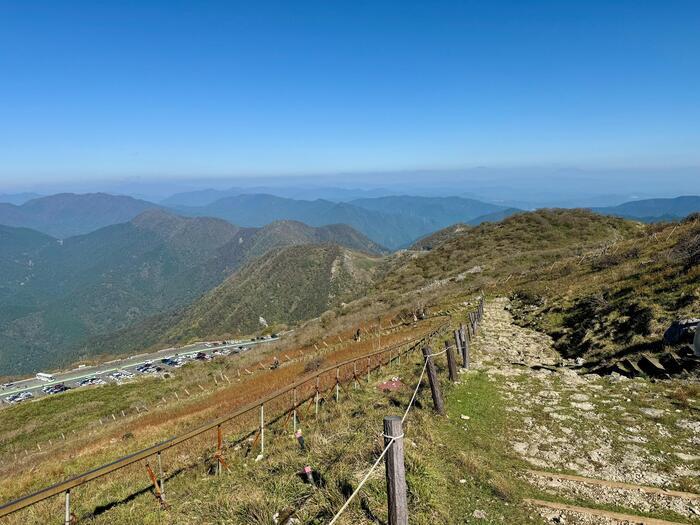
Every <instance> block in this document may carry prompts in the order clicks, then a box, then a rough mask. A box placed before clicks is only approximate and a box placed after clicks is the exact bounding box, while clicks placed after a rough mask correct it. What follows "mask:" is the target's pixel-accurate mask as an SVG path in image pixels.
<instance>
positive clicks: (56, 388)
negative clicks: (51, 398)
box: [41, 383, 70, 395]
mask: <svg viewBox="0 0 700 525" xmlns="http://www.w3.org/2000/svg"><path fill="white" fill-rule="evenodd" d="M41 390H43V392H44V393H45V394H49V395H51V394H60V393H61V392H65V391H66V390H70V387H67V386H66V385H64V384H63V383H58V384H57V385H50V386H45V387H44V388H42V389H41Z"/></svg>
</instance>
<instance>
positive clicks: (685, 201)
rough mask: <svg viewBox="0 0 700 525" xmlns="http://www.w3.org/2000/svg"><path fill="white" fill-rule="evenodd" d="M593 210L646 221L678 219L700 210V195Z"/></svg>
mask: <svg viewBox="0 0 700 525" xmlns="http://www.w3.org/2000/svg"><path fill="white" fill-rule="evenodd" d="M593 210H594V211H597V212H598V213H604V214H606V215H615V216H617V217H627V218H630V219H637V220H642V221H644V222H657V221H662V220H677V219H682V218H683V217H686V216H688V215H690V214H691V213H695V212H700V196H696V195H686V196H682V197H675V198H673V199H643V200H638V201H631V202H625V203H623V204H620V205H618V206H610V207H607V208H593Z"/></svg>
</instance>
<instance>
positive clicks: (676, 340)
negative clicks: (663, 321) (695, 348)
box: [664, 319, 700, 346]
mask: <svg viewBox="0 0 700 525" xmlns="http://www.w3.org/2000/svg"><path fill="white" fill-rule="evenodd" d="M698 324H700V319H680V320H678V321H673V323H671V326H669V327H668V328H667V329H666V331H665V332H664V344H666V345H669V346H674V345H679V344H683V343H690V342H692V341H693V337H694V336H695V334H696V332H697V327H698Z"/></svg>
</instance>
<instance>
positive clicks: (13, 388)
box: [0, 336, 278, 405]
mask: <svg viewBox="0 0 700 525" xmlns="http://www.w3.org/2000/svg"><path fill="white" fill-rule="evenodd" d="M277 339H278V337H277V336H274V337H267V338H265V339H254V340H253V339H249V340H245V341H229V342H225V343H224V342H203V343H196V344H193V345H189V346H186V347H183V348H166V349H164V350H159V351H157V352H152V353H150V354H139V355H134V356H131V357H127V358H124V359H115V360H113V361H109V362H106V363H102V364H100V365H96V366H81V367H78V368H76V369H73V370H70V371H66V372H57V373H53V374H51V376H52V377H53V379H51V380H41V379H39V378H37V377H32V378H29V379H23V380H21V381H15V382H13V383H5V384H3V385H0V401H1V402H2V404H3V405H8V404H16V403H21V402H23V401H27V400H30V399H36V398H37V397H41V396H46V395H52V394H58V393H61V392H65V391H66V390H71V389H74V388H82V387H87V386H94V385H103V384H107V383H122V382H124V381H128V380H131V379H134V378H136V377H137V376H146V375H149V374H159V373H163V372H166V371H174V370H176V369H177V368H179V367H181V366H183V365H184V364H186V363H188V362H189V361H193V360H200V361H207V360H210V359H215V358H221V357H225V356H228V355H232V354H238V353H242V352H246V351H248V350H250V349H251V348H253V347H254V346H255V345H258V344H263V343H269V342H272V341H276V340H277Z"/></svg>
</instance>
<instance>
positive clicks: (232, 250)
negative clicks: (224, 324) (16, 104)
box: [0, 210, 381, 374]
mask: <svg viewBox="0 0 700 525" xmlns="http://www.w3.org/2000/svg"><path fill="white" fill-rule="evenodd" d="M323 242H338V243H347V244H348V245H349V246H351V247H352V248H355V249H358V250H363V251H365V252H374V251H378V250H380V249H381V248H379V247H378V246H377V245H376V244H374V243H372V242H371V241H369V240H368V239H366V238H365V237H364V236H362V235H361V234H359V233H357V232H353V231H352V229H351V228H349V227H343V226H335V227H324V228H319V229H315V228H311V227H309V226H306V225H304V224H301V223H292V222H282V223H275V224H272V225H269V226H267V227H264V228H260V229H250V228H239V227H237V226H233V225H231V224H229V223H227V222H226V221H223V220H220V219H211V218H183V217H178V216H175V215H171V214H168V213H165V212H163V211H161V210H149V211H147V212H146V213H144V214H142V215H140V216H138V217H137V218H135V219H134V220H132V221H131V222H128V223H123V224H118V225H114V226H109V227H106V228H102V229H100V230H97V231H95V232H92V233H90V234H87V235H82V236H77V237H71V238H68V239H65V240H64V241H61V242H59V241H57V240H56V239H52V238H50V237H48V236H44V235H43V234H40V233H37V232H33V231H31V230H25V229H17V228H9V227H3V228H2V229H0V248H2V250H0V253H2V254H3V255H2V256H0V269H3V270H5V273H4V275H6V276H7V278H3V280H2V285H1V286H0V294H1V295H0V297H2V299H3V302H2V307H0V347H2V348H3V352H2V353H0V374H3V373H4V374H9V373H18V372H23V371H33V370H34V369H36V368H37V367H43V366H54V365H58V364H62V363H67V362H70V361H73V360H75V359H76V358H78V357H79V356H89V355H95V354H102V353H105V349H104V348H102V347H101V346H100V345H99V344H98V343H99V340H100V338H102V337H108V336H109V334H112V333H115V332H118V331H122V330H126V329H128V328H130V327H132V326H136V325H138V324H140V323H142V322H144V320H147V319H150V318H151V317H154V316H159V315H162V314H166V313H167V312H171V311H175V310H177V309H180V308H183V307H185V306H187V305H188V304H190V303H191V302H192V301H194V300H195V299H197V298H198V297H199V296H201V295H202V294H203V293H205V292H206V291H208V290H210V289H211V288H213V287H215V286H217V285H218V284H220V283H221V282H222V281H223V280H224V279H226V278H227V277H228V276H229V275H231V274H232V273H233V272H234V271H235V270H236V269H238V268H239V267H240V266H242V265H243V264H245V263H246V262H248V261H250V260H251V259H254V258H255V257H259V256H260V255H263V254H264V253H265V252H267V251H268V250H270V249H274V248H279V247H282V246H289V245H294V244H306V243H323ZM88 342H89V343H88ZM124 348H125V346H124V347H119V346H117V347H116V348H114V347H112V348H111V350H124Z"/></svg>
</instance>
